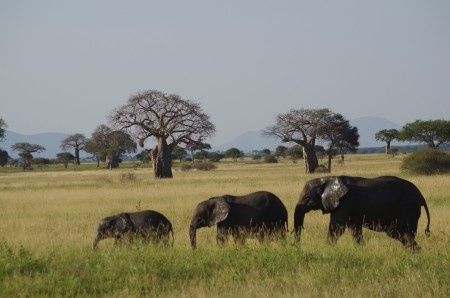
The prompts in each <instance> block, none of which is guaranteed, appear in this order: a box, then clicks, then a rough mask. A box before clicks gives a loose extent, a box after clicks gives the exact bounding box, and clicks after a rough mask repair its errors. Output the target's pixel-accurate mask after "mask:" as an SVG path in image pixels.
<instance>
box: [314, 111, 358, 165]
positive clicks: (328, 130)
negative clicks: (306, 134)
mask: <svg viewBox="0 0 450 298" xmlns="http://www.w3.org/2000/svg"><path fill="white" fill-rule="evenodd" d="M325 122H326V125H325V126H323V127H321V128H320V130H319V132H318V137H319V138H320V139H321V140H323V141H325V142H326V143H327V144H328V148H327V149H326V150H325V152H326V154H327V155H328V172H329V173H331V159H332V157H333V156H334V155H336V154H338V153H341V154H343V153H344V152H355V151H356V150H357V149H358V146H359V142H358V139H359V134H358V128H357V127H355V126H351V125H350V122H349V121H348V120H347V119H345V118H344V116H342V115H341V114H339V113H331V114H330V115H328V116H327V118H326V121H325Z"/></svg>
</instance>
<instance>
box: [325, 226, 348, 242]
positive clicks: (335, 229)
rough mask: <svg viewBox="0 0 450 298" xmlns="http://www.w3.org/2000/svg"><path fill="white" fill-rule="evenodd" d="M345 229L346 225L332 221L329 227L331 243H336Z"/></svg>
mask: <svg viewBox="0 0 450 298" xmlns="http://www.w3.org/2000/svg"><path fill="white" fill-rule="evenodd" d="M344 231H345V225H341V224H336V223H331V222H330V226H329V227H328V241H329V242H331V243H333V244H334V243H336V242H337V240H338V239H339V237H341V236H342V234H343V233H344Z"/></svg>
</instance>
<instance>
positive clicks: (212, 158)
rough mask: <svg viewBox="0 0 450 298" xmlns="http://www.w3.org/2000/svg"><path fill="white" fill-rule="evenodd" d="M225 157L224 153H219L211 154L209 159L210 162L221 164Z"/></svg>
mask: <svg viewBox="0 0 450 298" xmlns="http://www.w3.org/2000/svg"><path fill="white" fill-rule="evenodd" d="M224 157H225V155H223V154H222V153H219V152H211V153H209V154H208V159H209V161H212V162H219V161H220V160H221V159H222V158H224Z"/></svg>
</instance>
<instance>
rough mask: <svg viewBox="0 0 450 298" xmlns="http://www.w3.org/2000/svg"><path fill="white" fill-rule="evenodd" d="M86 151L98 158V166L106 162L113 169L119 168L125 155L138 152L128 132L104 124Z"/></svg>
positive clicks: (95, 133)
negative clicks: (102, 161)
mask: <svg viewBox="0 0 450 298" xmlns="http://www.w3.org/2000/svg"><path fill="white" fill-rule="evenodd" d="M85 151H86V152H88V153H91V154H93V155H94V156H95V157H96V159H97V166H99V165H100V160H104V161H105V165H106V167H107V168H109V169H113V168H117V167H118V166H119V163H120V162H121V156H122V155H123V154H125V153H132V152H136V143H135V142H134V141H133V139H132V138H131V136H130V135H129V134H127V133H126V132H123V131H120V130H112V129H111V128H110V127H108V126H106V125H103V124H102V125H100V126H98V127H97V129H96V130H95V131H94V132H93V133H92V136H91V138H90V139H89V140H88V141H87V142H86V145H85Z"/></svg>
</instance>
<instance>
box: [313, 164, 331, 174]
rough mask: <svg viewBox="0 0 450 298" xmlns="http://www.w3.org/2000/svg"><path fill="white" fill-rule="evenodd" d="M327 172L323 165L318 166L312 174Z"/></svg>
mask: <svg viewBox="0 0 450 298" xmlns="http://www.w3.org/2000/svg"><path fill="white" fill-rule="evenodd" d="M328 172H329V171H328V168H327V167H326V166H324V165H320V166H318V167H317V168H316V169H315V170H314V173H328Z"/></svg>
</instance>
